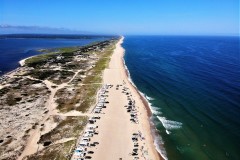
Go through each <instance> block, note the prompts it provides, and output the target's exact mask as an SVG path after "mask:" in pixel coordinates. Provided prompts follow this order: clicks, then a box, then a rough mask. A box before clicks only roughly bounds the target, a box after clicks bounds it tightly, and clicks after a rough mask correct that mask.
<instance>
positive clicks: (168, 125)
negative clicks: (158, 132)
mask: <svg viewBox="0 0 240 160" xmlns="http://www.w3.org/2000/svg"><path fill="white" fill-rule="evenodd" d="M157 118H158V119H159V120H160V121H161V123H162V125H163V127H164V128H165V129H166V133H167V134H170V133H171V132H170V131H171V130H175V129H179V128H181V127H182V125H183V124H182V123H181V122H177V121H172V120H168V119H166V118H165V117H161V116H157Z"/></svg>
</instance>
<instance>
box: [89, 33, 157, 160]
mask: <svg viewBox="0 0 240 160" xmlns="http://www.w3.org/2000/svg"><path fill="white" fill-rule="evenodd" d="M123 39H124V38H123V37H122V38H121V39H120V40H119V42H118V43H117V44H116V48H115V50H114V53H113V55H112V57H111V60H110V63H109V67H108V68H106V69H105V70H104V73H103V83H104V84H107V85H108V86H110V87H108V89H107V94H106V95H105V96H107V98H106V100H107V101H108V102H109V103H107V104H106V108H104V109H103V110H102V112H101V113H99V114H98V115H99V117H100V119H98V120H97V121H96V122H95V123H94V125H95V126H97V129H96V130H97V132H98V134H97V135H94V136H93V137H91V141H90V143H92V142H97V143H98V145H96V147H89V149H90V150H91V151H93V152H94V154H92V155H91V157H92V159H96V160H102V159H104V160H112V159H124V160H125V159H148V160H158V159H161V157H160V156H159V154H158V152H157V150H156V148H155V146H154V140H153V136H152V134H151V128H150V121H149V117H148V111H147V109H146V106H145V105H144V102H143V101H142V98H141V96H140V94H139V93H138V92H137V90H136V89H135V88H134V87H133V86H132V85H131V83H130V81H129V79H128V75H127V74H126V73H127V72H126V70H125V66H124V61H123V56H124V49H123V48H122V46H121V44H122V43H123ZM130 99H131V100H132V101H133V103H134V102H135V103H134V104H135V106H136V110H134V112H135V113H136V115H137V122H136V123H134V122H133V121H131V120H130V119H131V116H130V113H128V112H127V109H126V105H128V103H129V100H130ZM134 135H137V137H138V140H136V141H135V140H133V137H134ZM136 146H137V147H136ZM89 149H88V150H89ZM134 149H136V150H137V152H136V153H137V154H136V155H132V152H133V150H134Z"/></svg>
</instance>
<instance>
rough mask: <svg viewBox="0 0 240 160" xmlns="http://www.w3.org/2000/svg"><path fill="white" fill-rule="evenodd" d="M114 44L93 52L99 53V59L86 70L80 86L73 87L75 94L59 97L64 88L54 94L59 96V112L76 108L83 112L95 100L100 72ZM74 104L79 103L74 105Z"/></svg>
mask: <svg viewBox="0 0 240 160" xmlns="http://www.w3.org/2000/svg"><path fill="white" fill-rule="evenodd" d="M115 44H116V42H114V43H112V44H110V45H109V46H107V47H106V48H105V49H104V51H103V52H95V54H98V55H99V59H98V61H97V62H96V63H95V65H94V67H93V68H91V69H90V70H88V71H87V72H88V74H87V76H86V77H85V78H84V79H83V81H82V86H80V87H75V95H74V96H73V97H71V98H66V97H61V94H63V93H64V92H65V91H64V89H63V90H60V91H59V92H57V94H56V95H57V97H59V98H57V100H56V102H57V103H58V107H57V109H58V110H59V111H60V112H68V111H71V110H77V111H80V112H83V113H84V112H87V111H88V109H89V108H90V107H91V106H92V105H93V104H94V103H95V102H96V94H97V91H98V90H99V88H100V87H101V83H102V72H103V70H104V69H105V68H107V66H108V63H109V61H110V57H111V55H112V53H113V50H114V49H115ZM86 54H88V52H87V53H86ZM76 104H79V105H77V106H76Z"/></svg>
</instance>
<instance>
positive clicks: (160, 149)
mask: <svg viewBox="0 0 240 160" xmlns="http://www.w3.org/2000/svg"><path fill="white" fill-rule="evenodd" d="M154 145H155V147H156V149H157V151H158V153H159V154H160V155H161V157H163V159H164V160H168V158H167V151H166V150H165V148H164V141H163V139H162V137H161V136H160V135H159V134H157V135H156V134H155V139H154Z"/></svg>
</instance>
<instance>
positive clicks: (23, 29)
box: [0, 24, 96, 35]
mask: <svg viewBox="0 0 240 160" xmlns="http://www.w3.org/2000/svg"><path fill="white" fill-rule="evenodd" d="M0 34H85V35H86V34H88V35H89V34H91V35H96V33H93V32H89V31H79V30H73V29H67V28H54V27H42V26H14V25H3V24H2V25H0Z"/></svg>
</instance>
